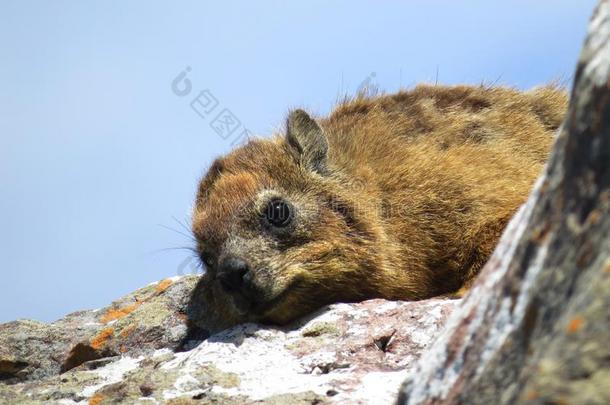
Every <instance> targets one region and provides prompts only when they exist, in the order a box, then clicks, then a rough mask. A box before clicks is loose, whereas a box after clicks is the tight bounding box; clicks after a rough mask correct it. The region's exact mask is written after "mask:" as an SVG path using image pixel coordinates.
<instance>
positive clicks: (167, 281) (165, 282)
mask: <svg viewBox="0 0 610 405" xmlns="http://www.w3.org/2000/svg"><path fill="white" fill-rule="evenodd" d="M173 283H174V282H173V281H172V280H170V279H169V278H166V279H165V280H161V281H159V284H157V287H156V288H155V291H157V294H161V293H162V292H163V291H165V290H167V287H169V286H170V285H172V284H173Z"/></svg>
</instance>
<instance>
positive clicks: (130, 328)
mask: <svg viewBox="0 0 610 405" xmlns="http://www.w3.org/2000/svg"><path fill="white" fill-rule="evenodd" d="M135 329H136V325H134V324H131V325H129V326H127V327H126V328H124V329H123V330H122V331H121V333H120V335H121V337H122V338H127V336H129V335H131V332H133V331H134V330H135Z"/></svg>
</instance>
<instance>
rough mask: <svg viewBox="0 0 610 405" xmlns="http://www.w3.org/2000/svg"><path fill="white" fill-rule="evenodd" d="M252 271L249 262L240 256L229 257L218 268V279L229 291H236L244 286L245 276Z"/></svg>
mask: <svg viewBox="0 0 610 405" xmlns="http://www.w3.org/2000/svg"><path fill="white" fill-rule="evenodd" d="M249 271H250V268H249V266H248V263H246V261H245V260H244V259H241V258H239V257H233V256H231V257H227V258H226V259H224V260H223V261H222V262H221V264H220V268H219V269H218V279H219V280H220V284H221V285H222V288H224V289H225V290H226V291H227V292H236V291H239V290H241V289H242V288H243V287H244V284H245V280H244V278H245V277H246V275H247V274H248V272H249Z"/></svg>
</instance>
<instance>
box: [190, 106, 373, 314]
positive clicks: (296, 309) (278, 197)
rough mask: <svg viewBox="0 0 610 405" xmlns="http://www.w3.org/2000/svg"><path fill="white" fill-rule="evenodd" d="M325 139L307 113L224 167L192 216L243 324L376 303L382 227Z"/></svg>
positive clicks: (215, 277)
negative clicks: (362, 206) (364, 210)
mask: <svg viewBox="0 0 610 405" xmlns="http://www.w3.org/2000/svg"><path fill="white" fill-rule="evenodd" d="M328 155H329V146H328V142H327V139H326V137H325V135H324V133H323V131H322V129H321V128H320V127H319V126H318V124H317V123H316V122H315V121H314V120H313V119H311V118H310V117H309V116H308V115H307V114H306V113H305V112H304V111H301V110H297V111H294V112H293V113H291V114H290V116H289V118H288V122H287V129H286V135H285V136H277V137H275V138H272V139H267V140H253V141H250V142H249V143H248V144H246V145H245V146H242V147H240V148H238V149H236V150H234V151H233V152H232V153H230V154H229V155H227V156H224V157H222V158H219V159H217V160H216V161H215V162H214V163H213V164H212V166H211V167H210V169H209V171H208V173H207V175H206V176H205V177H204V178H203V180H202V181H201V183H200V185H199V191H198V195H197V200H196V204H195V208H194V212H193V232H194V235H195V237H196V240H197V245H198V246H197V249H198V252H199V254H200V256H201V260H202V261H203V262H204V263H205V266H206V268H207V273H208V274H207V277H208V278H209V280H210V282H211V284H212V285H211V286H210V288H213V289H214V291H215V293H217V294H220V295H221V296H222V298H223V299H224V301H226V302H229V305H230V307H231V309H232V310H233V311H234V313H236V314H238V315H239V316H241V317H242V319H248V320H259V321H266V322H274V323H286V322H288V321H290V320H292V319H294V318H296V317H298V316H300V315H303V314H305V313H307V312H310V311H312V310H314V309H316V308H319V307H321V306H322V305H325V304H327V303H331V302H337V301H350V300H356V299H361V298H365V297H370V296H372V295H374V292H373V291H371V289H372V288H374V287H373V286H372V284H374V283H371V281H370V278H371V277H373V278H374V276H373V275H372V274H371V272H372V271H373V268H374V267H375V261H376V253H375V251H376V249H374V248H373V244H374V243H375V239H376V238H375V233H376V232H375V229H374V225H371V223H370V221H368V220H367V218H366V215H359V213H358V211H359V208H358V204H357V196H355V195H354V193H353V190H351V191H350V188H349V187H346V186H347V185H349V183H350V180H349V179H347V178H346V177H345V176H342V175H341V174H340V173H337V172H335V171H334V170H333V168H332V167H330V166H331V165H330V164H329V160H328Z"/></svg>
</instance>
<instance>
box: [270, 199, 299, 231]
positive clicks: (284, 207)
mask: <svg viewBox="0 0 610 405" xmlns="http://www.w3.org/2000/svg"><path fill="white" fill-rule="evenodd" d="M293 211H294V208H293V207H292V205H291V204H290V203H289V202H288V201H285V200H282V199H281V198H274V199H273V200H271V201H269V202H268V203H267V207H266V208H265V212H264V217H265V220H266V221H267V222H268V223H269V224H271V225H273V226H275V227H276V228H284V227H286V226H288V225H290V222H292V218H293V216H294V212H293Z"/></svg>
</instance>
